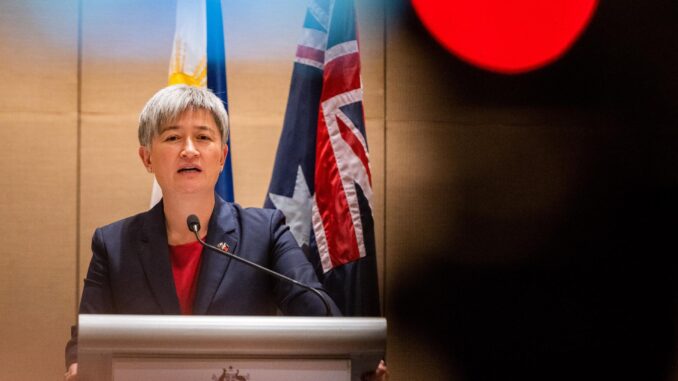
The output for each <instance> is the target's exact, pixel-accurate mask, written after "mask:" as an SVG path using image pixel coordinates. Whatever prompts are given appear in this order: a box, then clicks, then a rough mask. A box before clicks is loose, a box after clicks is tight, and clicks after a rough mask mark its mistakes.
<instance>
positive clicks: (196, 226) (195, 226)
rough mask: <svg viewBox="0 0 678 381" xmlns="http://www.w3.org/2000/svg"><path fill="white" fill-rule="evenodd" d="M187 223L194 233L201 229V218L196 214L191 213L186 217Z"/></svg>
mask: <svg viewBox="0 0 678 381" xmlns="http://www.w3.org/2000/svg"><path fill="white" fill-rule="evenodd" d="M186 225H188V230H190V231H192V232H194V233H197V232H199V231H200V219H198V216H196V215H195V214H191V215H190V216H188V217H187V218H186Z"/></svg>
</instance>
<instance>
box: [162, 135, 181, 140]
mask: <svg viewBox="0 0 678 381" xmlns="http://www.w3.org/2000/svg"><path fill="white" fill-rule="evenodd" d="M177 139H179V137H178V136H176V135H170V136H167V137H166V138H165V141H166V142H173V141H175V140H177Z"/></svg>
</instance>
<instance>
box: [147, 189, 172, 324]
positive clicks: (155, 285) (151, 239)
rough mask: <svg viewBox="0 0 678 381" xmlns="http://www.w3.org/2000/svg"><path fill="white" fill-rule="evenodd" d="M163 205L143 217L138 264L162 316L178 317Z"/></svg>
mask: <svg viewBox="0 0 678 381" xmlns="http://www.w3.org/2000/svg"><path fill="white" fill-rule="evenodd" d="M162 205H163V203H162V201H160V202H159V203H158V204H157V205H155V206H154V207H153V209H151V210H150V211H149V212H147V213H146V215H145V216H144V217H145V218H144V221H143V226H142V232H141V263H142V265H143V267H144V272H145V273H146V278H147V279H148V283H149V284H150V287H151V291H152V292H153V295H154V296H155V298H156V300H157V302H158V304H159V305H160V308H161V309H162V313H163V314H166V315H179V314H181V310H180V308H179V299H178V298H177V291H176V286H175V285H174V276H173V275H172V265H171V263H170V253H169V247H168V246H167V230H166V229H165V214H164V212H163V209H162V208H163V206H162Z"/></svg>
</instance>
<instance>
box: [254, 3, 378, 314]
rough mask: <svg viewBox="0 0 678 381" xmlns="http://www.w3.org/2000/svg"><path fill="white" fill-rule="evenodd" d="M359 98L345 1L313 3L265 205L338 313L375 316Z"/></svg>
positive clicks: (351, 13) (350, 12)
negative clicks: (281, 217) (278, 217)
mask: <svg viewBox="0 0 678 381" xmlns="http://www.w3.org/2000/svg"><path fill="white" fill-rule="evenodd" d="M362 101H363V90H362V87H361V81H360V54H359V50H358V39H357V30H356V17H355V9H354V5H353V0H313V1H312V2H311V4H310V5H309V7H308V9H307V12H306V18H305V21H304V29H303V34H302V37H301V40H300V42H299V44H298V46H297V54H296V58H295V63H294V71H293V73H292V82H291V86H290V93H289V98H288V103H287V110H286V112H285V121H284V125H283V131H282V134H281V137H280V142H279V145H278V151H277V154H276V161H275V166H274V169H273V175H272V178H271V184H270V186H269V191H268V196H267V198H266V201H265V207H268V208H278V209H280V210H281V211H282V212H283V213H284V214H285V217H286V220H287V224H288V225H289V226H290V230H291V231H292V234H293V235H294V237H295V238H296V240H297V242H298V243H299V245H300V246H301V247H302V248H303V249H304V250H305V252H306V254H307V255H308V257H309V259H310V260H311V262H312V263H314V265H315V266H316V271H317V273H318V275H319V277H320V279H321V280H322V281H323V285H324V287H325V289H326V290H327V291H328V293H329V294H330V296H331V297H332V298H333V299H334V301H335V303H336V304H337V305H338V306H339V308H340V309H341V310H342V312H343V313H344V315H348V316H376V315H379V313H380V312H379V311H380V303H379V289H378V284H377V265H376V250H375V242H374V222H373V219H372V201H371V200H372V180H371V174H370V165H369V154H368V147H367V139H366V134H365V119H364V112H363V104H362Z"/></svg>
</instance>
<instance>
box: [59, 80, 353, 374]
mask: <svg viewBox="0 0 678 381" xmlns="http://www.w3.org/2000/svg"><path fill="white" fill-rule="evenodd" d="M227 136H228V116H227V114H226V110H225V109H224V106H223V104H222V103H221V100H219V98H218V97H216V96H215V95H214V94H213V93H212V92H211V91H209V90H207V89H203V88H197V87H191V86H186V85H175V86H170V87H167V88H164V89H162V90H160V91H158V92H157V93H156V94H155V95H154V96H153V97H152V98H151V99H150V100H149V101H148V103H147V104H146V106H145V107H144V109H143V111H142V112H141V115H140V118H139V144H140V147H139V157H140V158H141V162H142V163H143V165H144V167H145V168H146V169H147V170H148V172H150V173H153V174H154V175H155V178H156V179H157V181H158V184H159V185H160V188H161V189H162V194H163V199H162V200H161V201H160V202H159V203H158V204H157V205H155V206H154V207H153V208H152V209H151V210H149V211H147V212H144V213H140V214H137V215H135V216H132V217H129V218H126V219H123V220H120V221H117V222H114V223H112V224H110V225H106V226H104V227H101V228H98V229H96V231H95V232H94V236H93V238H92V259H91V262H90V265H89V270H88V272H87V277H86V279H85V284H84V288H83V293H82V300H81V302H80V313H81V314H144V315H153V314H157V315H159V314H167V315H178V314H186V315H190V314H195V315H271V314H275V311H276V307H277V308H279V309H280V311H282V313H283V314H285V315H303V316H322V315H326V312H327V309H326V307H325V304H323V302H322V300H321V299H320V298H319V297H318V295H316V294H314V293H312V292H309V291H307V290H305V289H303V288H301V287H297V286H294V285H292V284H289V283H287V282H281V281H278V280H276V279H275V278H273V277H271V276H269V275H268V274H266V273H264V272H262V271H257V270H256V269H254V268H251V267H249V266H245V265H244V264H242V263H238V262H236V261H234V260H231V259H230V258H229V257H227V256H224V255H222V254H220V253H218V252H216V251H214V250H210V249H205V250H203V246H202V244H201V243H200V242H199V241H197V239H196V236H195V235H194V233H193V232H192V231H190V230H189V228H188V227H187V225H186V220H187V217H188V216H190V215H195V216H197V217H198V220H199V221H200V222H202V223H201V224H200V227H199V228H198V229H197V234H198V235H199V236H200V237H201V238H202V239H203V240H204V241H206V242H208V243H211V244H213V245H216V246H218V247H219V248H221V249H223V250H226V251H229V252H232V253H234V254H236V255H237V256H239V257H241V258H244V259H247V260H249V261H251V262H254V263H256V264H259V265H261V266H264V267H267V268H270V269H272V270H274V271H276V272H279V273H281V274H283V275H285V276H287V277H289V278H292V279H294V280H297V281H299V282H301V283H304V284H307V285H309V286H312V287H314V288H321V287H322V286H321V284H320V282H318V279H317V277H316V275H315V272H314V269H313V267H312V266H311V264H310V263H309V262H308V260H307V259H306V257H305V256H304V254H303V252H302V250H301V249H300V248H299V246H298V245H297V243H296V241H295V240H294V237H293V236H292V234H291V233H290V231H289V229H288V228H287V226H286V225H285V224H284V216H283V214H282V213H281V212H280V211H277V210H272V209H259V208H242V207H240V206H239V205H237V204H232V203H228V202H225V201H224V200H222V199H221V198H220V197H219V196H218V195H216V194H215V193H214V186H215V184H216V182H217V179H218V176H219V173H220V172H221V170H222V168H223V165H224V162H225V160H226V155H227V154H228V146H227V144H226V142H227ZM325 299H328V300H329V297H325ZM328 303H329V309H330V314H332V315H340V312H339V309H338V308H337V307H336V305H335V304H334V303H332V302H331V300H329V302H328ZM72 331H73V334H72V337H71V340H70V341H69V343H68V345H67V346H66V364H67V367H68V372H67V373H66V378H67V379H69V380H70V379H75V376H76V374H77V330H76V329H72Z"/></svg>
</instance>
